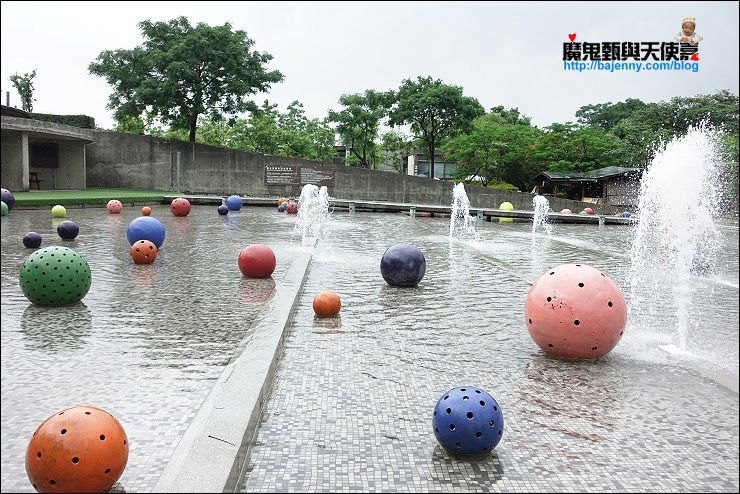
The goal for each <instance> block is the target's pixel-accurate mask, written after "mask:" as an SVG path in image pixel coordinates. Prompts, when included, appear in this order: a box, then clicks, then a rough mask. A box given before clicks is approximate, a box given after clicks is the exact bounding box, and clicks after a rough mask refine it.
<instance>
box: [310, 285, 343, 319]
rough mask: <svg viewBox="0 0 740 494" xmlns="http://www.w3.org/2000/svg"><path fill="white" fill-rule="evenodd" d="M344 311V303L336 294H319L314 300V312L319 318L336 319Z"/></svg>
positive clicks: (327, 292)
mask: <svg viewBox="0 0 740 494" xmlns="http://www.w3.org/2000/svg"><path fill="white" fill-rule="evenodd" d="M341 309H342V301H341V300H340V298H339V295H338V294H337V293H336V292H332V291H329V290H327V291H323V292H319V293H318V294H317V295H316V296H315V297H314V298H313V311H314V312H315V313H316V315H317V316H319V317H334V316H336V315H337V314H339V311H340V310H341Z"/></svg>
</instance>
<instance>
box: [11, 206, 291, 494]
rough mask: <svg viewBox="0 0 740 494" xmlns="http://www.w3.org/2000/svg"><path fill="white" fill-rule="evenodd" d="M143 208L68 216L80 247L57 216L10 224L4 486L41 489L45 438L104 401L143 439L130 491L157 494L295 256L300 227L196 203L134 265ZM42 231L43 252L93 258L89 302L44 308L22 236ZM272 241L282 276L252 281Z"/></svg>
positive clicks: (257, 213)
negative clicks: (76, 410) (39, 462)
mask: <svg viewBox="0 0 740 494" xmlns="http://www.w3.org/2000/svg"><path fill="white" fill-rule="evenodd" d="M139 209H140V208H138V207H124V210H123V212H122V213H121V214H120V215H109V214H108V213H107V211H106V209H105V208H85V209H72V208H68V209H67V218H68V219H71V220H73V221H75V222H76V223H77V224H78V225H79V226H80V234H79V236H78V237H77V239H76V240H75V241H73V242H65V241H62V240H61V239H60V238H59V237H58V235H57V234H56V229H55V225H54V222H53V220H52V219H51V217H50V214H49V212H48V211H46V210H44V211H20V210H18V211H16V210H14V211H12V212H11V215H10V216H8V217H3V218H2V220H3V221H2V460H1V461H2V469H1V471H2V474H1V476H2V489H1V490H2V491H3V492H33V488H32V487H31V484H30V482H29V481H28V479H27V477H26V472H25V467H24V458H25V452H26V447H27V445H28V441H29V440H30V438H31V435H32V434H33V432H34V430H35V429H36V427H38V425H40V424H41V423H42V422H43V421H44V420H45V419H46V418H47V417H48V416H50V415H51V414H53V413H55V412H56V411H58V410H61V409H63V408H67V407H70V406H76V405H93V406H97V407H100V408H103V409H105V410H107V411H109V412H110V413H111V414H113V415H114V416H115V417H116V418H117V419H118V420H119V421H120V422H121V424H122V425H123V427H124V429H125V430H126V433H127V435H128V438H129V441H130V452H129V460H128V465H127V467H126V470H125V471H124V473H123V475H122V477H121V479H120V483H119V485H118V486H117V487H116V489H118V491H126V492H146V491H149V490H151V489H152V487H153V486H154V484H155V483H156V481H157V479H158V478H159V475H160V473H161V471H162V469H163V467H164V465H165V464H166V462H167V461H168V459H169V458H170V455H171V454H172V452H173V451H174V450H175V447H176V446H177V444H178V442H179V440H180V438H181V437H182V435H183V434H184V432H185V431H186V430H187V429H188V426H189V425H190V423H191V421H192V419H193V417H194V416H195V414H196V413H197V412H198V409H199V407H200V404H201V403H202V402H203V400H204V399H205V398H206V396H207V395H208V393H209V391H210V389H211V386H212V385H213V383H214V382H215V380H216V379H218V377H219V376H220V374H221V370H222V369H223V366H224V365H225V364H226V363H227V362H228V361H229V359H230V358H231V357H232V356H233V354H234V351H235V349H236V347H237V345H238V344H239V342H240V341H241V340H242V338H243V337H244V336H245V335H246V334H247V333H248V331H249V329H250V325H251V322H252V320H253V319H254V318H255V316H256V315H257V314H258V313H259V311H260V310H262V309H263V308H264V307H265V304H266V302H268V301H269V300H270V299H271V297H272V296H274V293H275V290H278V289H279V288H280V282H281V278H282V276H283V275H284V274H285V272H286V270H287V266H288V265H289V263H290V259H291V252H292V250H291V249H294V248H296V247H295V244H296V242H299V240H300V239H297V240H296V239H294V238H292V229H293V223H294V221H295V219H294V218H289V217H287V216H286V215H285V214H282V215H279V214H278V213H276V212H275V210H274V209H273V208H243V209H242V210H241V211H239V212H231V213H230V214H229V215H228V216H219V215H218V214H217V212H216V207H215V206H194V207H193V210H192V212H191V213H190V215H189V216H188V217H182V218H176V217H174V216H173V215H172V213H171V212H170V211H169V207H168V206H165V205H163V206H155V207H153V209H154V213H153V216H154V217H156V218H158V219H159V220H160V221H162V223H163V225H164V227H165V232H166V236H165V241H164V244H163V245H162V248H161V249H160V252H159V255H158V258H157V260H156V262H155V263H154V264H151V265H135V264H133V263H132V262H131V257H130V256H129V253H128V252H129V251H128V249H129V246H128V242H127V240H126V230H127V228H128V224H129V222H130V221H131V220H132V219H133V218H135V217H137V216H138V215H139V214H140V213H139ZM28 231H36V232H38V233H40V234H41V235H42V237H43V243H42V247H47V246H50V245H64V246H67V247H71V248H73V249H75V250H76V251H78V252H79V253H80V254H82V255H83V256H85V258H86V259H87V261H88V263H89V264H90V266H91V269H92V277H93V281H92V286H91V289H90V291H89V293H88V295H87V296H86V297H85V298H84V299H83V300H82V302H81V303H79V304H76V305H72V306H69V307H57V308H47V307H39V306H34V305H32V304H31V303H30V302H28V300H27V299H26V298H25V297H24V296H23V294H22V292H21V290H20V288H19V285H18V273H19V269H20V266H21V264H22V263H23V261H24V260H25V258H26V257H27V256H28V255H29V254H30V253H31V252H32V251H31V250H30V249H25V248H24V247H23V244H22V242H21V238H22V236H23V235H24V234H25V233H26V232H28ZM258 242H259V243H266V244H268V245H271V246H273V250H274V251H275V253H276V256H277V259H278V266H277V269H276V271H275V273H274V274H273V277H272V279H267V280H249V279H246V278H243V277H242V276H241V273H240V272H239V270H238V267H237V257H238V254H239V251H240V250H241V249H242V248H244V247H246V246H247V245H248V244H250V243H258Z"/></svg>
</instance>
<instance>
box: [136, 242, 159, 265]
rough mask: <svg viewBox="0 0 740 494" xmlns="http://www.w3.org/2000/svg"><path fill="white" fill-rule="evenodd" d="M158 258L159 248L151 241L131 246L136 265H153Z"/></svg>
mask: <svg viewBox="0 0 740 494" xmlns="http://www.w3.org/2000/svg"><path fill="white" fill-rule="evenodd" d="M156 258H157V246H156V245H154V243H152V242H150V241H149V240H137V241H136V242H134V245H132V246H131V259H133V260H134V262H135V263H136V264H151V263H153V262H154V260H155V259H156Z"/></svg>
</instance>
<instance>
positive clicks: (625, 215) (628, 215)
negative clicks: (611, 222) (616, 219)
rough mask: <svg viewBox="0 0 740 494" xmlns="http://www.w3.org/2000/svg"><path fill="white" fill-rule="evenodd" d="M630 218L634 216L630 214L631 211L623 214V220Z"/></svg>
mask: <svg viewBox="0 0 740 494" xmlns="http://www.w3.org/2000/svg"><path fill="white" fill-rule="evenodd" d="M630 216H632V213H630V212H629V211H624V212H623V213H622V218H629V217H630Z"/></svg>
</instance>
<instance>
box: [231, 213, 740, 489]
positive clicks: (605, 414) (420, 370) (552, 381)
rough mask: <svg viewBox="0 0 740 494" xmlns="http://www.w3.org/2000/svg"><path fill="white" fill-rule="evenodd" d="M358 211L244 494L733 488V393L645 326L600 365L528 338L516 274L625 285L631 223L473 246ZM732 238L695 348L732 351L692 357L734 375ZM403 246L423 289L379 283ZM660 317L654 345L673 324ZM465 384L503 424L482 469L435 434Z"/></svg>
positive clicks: (296, 346)
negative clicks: (420, 263)
mask: <svg viewBox="0 0 740 494" xmlns="http://www.w3.org/2000/svg"><path fill="white" fill-rule="evenodd" d="M345 218H346V217H345ZM350 218H351V219H341V218H339V219H338V220H337V221H336V222H335V224H333V225H330V229H329V231H330V232H331V233H330V234H329V236H328V238H327V240H326V241H325V242H323V243H322V244H319V246H318V249H317V254H316V255H315V256H314V258H313V261H312V264H311V266H310V268H309V277H308V281H307V284H306V288H305V291H304V293H303V295H302V298H301V308H300V310H299V311H298V312H297V314H296V317H295V319H294V321H293V323H292V326H291V328H290V334H289V337H288V339H287V341H286V347H285V352H284V355H283V358H282V360H281V364H280V367H279V370H278V374H277V377H276V380H275V385H274V388H273V391H272V394H271V398H270V400H269V402H268V404H267V410H266V414H265V417H264V419H263V421H262V424H261V428H260V432H259V435H258V438H257V443H256V444H255V447H254V448H253V450H252V454H251V459H250V464H249V471H248V473H247V477H246V479H245V481H244V483H243V485H242V491H243V492H358V491H369V492H490V491H495V492H511V491H516V492H553V491H566V492H597V491H599V492H614V491H619V492H636V491H645V492H737V490H738V477H739V475H738V396H737V394H735V393H732V392H730V391H729V390H727V389H726V388H724V387H721V386H719V385H717V384H715V383H714V382H712V381H710V380H707V379H706V378H705V377H703V376H702V375H701V374H700V373H697V372H695V371H694V370H691V369H687V368H686V367H685V365H683V364H682V362H681V361H680V360H676V359H674V358H672V357H670V356H668V355H667V354H665V353H663V352H661V351H658V350H656V349H655V343H656V341H658V340H656V338H659V337H658V336H655V335H652V334H644V333H641V332H642V331H643V329H642V326H643V325H641V324H636V323H637V322H638V321H634V322H635V324H628V327H627V330H626V331H625V337H624V338H623V340H622V342H621V343H620V345H618V346H617V348H615V350H614V351H613V352H612V353H611V354H609V355H608V356H606V357H604V358H602V359H600V360H598V361H593V362H592V361H565V360H560V359H554V358H549V357H546V356H544V354H543V353H542V352H541V351H540V349H539V348H538V347H537V346H536V345H535V344H534V342H533V341H532V340H531V338H530V337H529V335H528V332H527V330H526V327H525V325H524V320H523V300H524V296H525V294H526V293H527V290H528V288H529V285H528V283H527V282H526V281H525V279H526V278H527V277H532V276H534V278H535V279H536V277H537V276H539V274H541V273H542V272H543V271H544V270H545V269H548V268H549V267H552V266H555V265H558V264H563V263H568V262H584V263H587V264H590V265H592V266H594V267H597V268H598V269H601V270H603V271H604V272H605V273H608V275H609V276H610V277H611V278H612V279H614V280H615V282H616V283H617V284H618V285H620V286H622V287H623V286H624V284H625V273H624V271H625V268H624V266H625V265H627V262H626V259H625V250H628V249H625V246H626V245H628V238H629V237H628V235H629V231H628V230H624V229H622V230H620V228H621V227H617V228H607V229H603V228H602V229H598V228H597V227H586V228H584V227H582V226H565V225H556V226H557V228H556V238H557V240H548V239H545V240H541V241H539V242H537V243H536V244H533V243H532V242H531V235H529V234H528V229H529V228H530V227H529V226H527V225H517V224H513V225H497V224H484V225H479V231H480V232H481V242H480V243H479V244H476V245H472V244H466V243H461V242H457V241H450V240H449V239H448V238H447V237H446V236H445V233H446V230H445V227H446V225H448V223H447V222H445V221H443V220H436V219H420V218H415V219H412V218H407V217H402V216H392V217H391V216H389V215H373V214H364V213H363V214H357V215H354V216H351V217H350ZM728 232H729V234H728V238H727V243H726V247H727V249H728V250H729V253H728V255H727V258H728V259H725V264H724V267H725V271H724V272H723V273H722V276H724V279H725V280H726V282H723V283H712V282H711V281H709V280H700V279H697V280H695V283H696V286H695V290H696V291H697V293H700V292H702V290H705V289H706V286H707V285H709V286H710V287H711V292H707V291H704V292H703V293H705V294H706V293H711V296H705V297H703V299H702V303H703V307H702V309H703V310H702V311H701V318H702V320H701V321H700V323H701V324H699V323H697V327H699V328H700V329H702V330H703V331H704V333H703V334H699V335H696V339H697V341H700V342H706V343H705V345H704V346H703V347H702V346H699V347H697V349H696V351H697V353H699V354H701V353H702V352H704V354H707V353H709V354H711V353H712V352H716V351H717V350H716V348H717V347H716V346H715V345H716V343H717V340H720V341H721V342H722V346H724V347H726V349H725V353H724V354H717V353H714V355H715V357H714V361H713V362H711V361H708V362H704V363H703V364H702V365H707V366H710V368H711V366H712V365H716V364H717V361H722V362H721V364H720V365H724V366H727V367H728V368H730V369H734V371H735V375H737V345H738V335H737V331H736V329H735V327H736V323H737V319H738V290H737V282H736V277H737V229H734V230H732V229H729V230H728ZM401 241H410V242H412V243H415V244H416V245H417V246H419V247H420V248H421V250H422V251H423V252H424V254H425V256H426V259H427V273H426V276H425V278H424V280H423V281H422V283H421V284H420V285H419V287H417V288H411V289H403V288H394V287H391V286H388V285H386V284H385V282H384V281H383V279H382V278H381V276H380V272H379V264H380V258H381V257H382V254H383V252H384V250H385V249H386V248H387V247H388V246H390V245H391V244H393V243H396V242H401ZM733 246H734V247H733ZM732 249H734V250H732ZM733 259H734V261H733ZM325 289H330V290H335V291H337V292H338V293H340V295H341V297H342V304H343V306H342V311H341V313H340V316H339V317H338V318H334V319H317V318H315V317H314V315H313V312H312V310H311V301H312V299H313V296H314V295H315V294H316V293H318V292H319V291H321V290H325ZM656 289H658V288H656ZM628 302H629V301H628ZM663 310H664V312H663V314H662V316H661V317H656V318H655V320H656V321H661V320H662V323H660V322H659V324H662V325H663V326H656V327H655V328H654V329H655V333H656V334H658V335H660V334H664V333H668V332H670V324H671V321H672V317H673V316H672V313H671V309H670V308H665V309H663ZM640 322H641V321H640ZM733 359H734V360H733ZM466 385H467V386H478V387H480V388H482V389H485V390H486V391H488V392H489V393H491V394H492V395H493V396H494V397H495V398H496V399H497V401H498V402H499V404H500V405H501V407H502V409H503V412H504V420H505V430H504V435H503V439H502V441H501V443H500V444H499V445H498V447H497V448H496V450H495V451H494V453H493V454H492V455H490V456H488V457H486V458H484V459H479V460H475V461H473V460H469V459H468V460H466V459H461V458H453V457H451V456H450V455H449V454H448V453H446V452H445V451H444V450H443V449H442V448H441V447H440V446H439V444H438V443H437V441H436V439H435V437H434V433H433V431H432V411H433V409H434V405H435V403H436V401H437V399H439V397H440V396H441V395H442V394H443V393H444V392H445V391H447V390H448V389H450V388H453V387H457V386H466Z"/></svg>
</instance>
